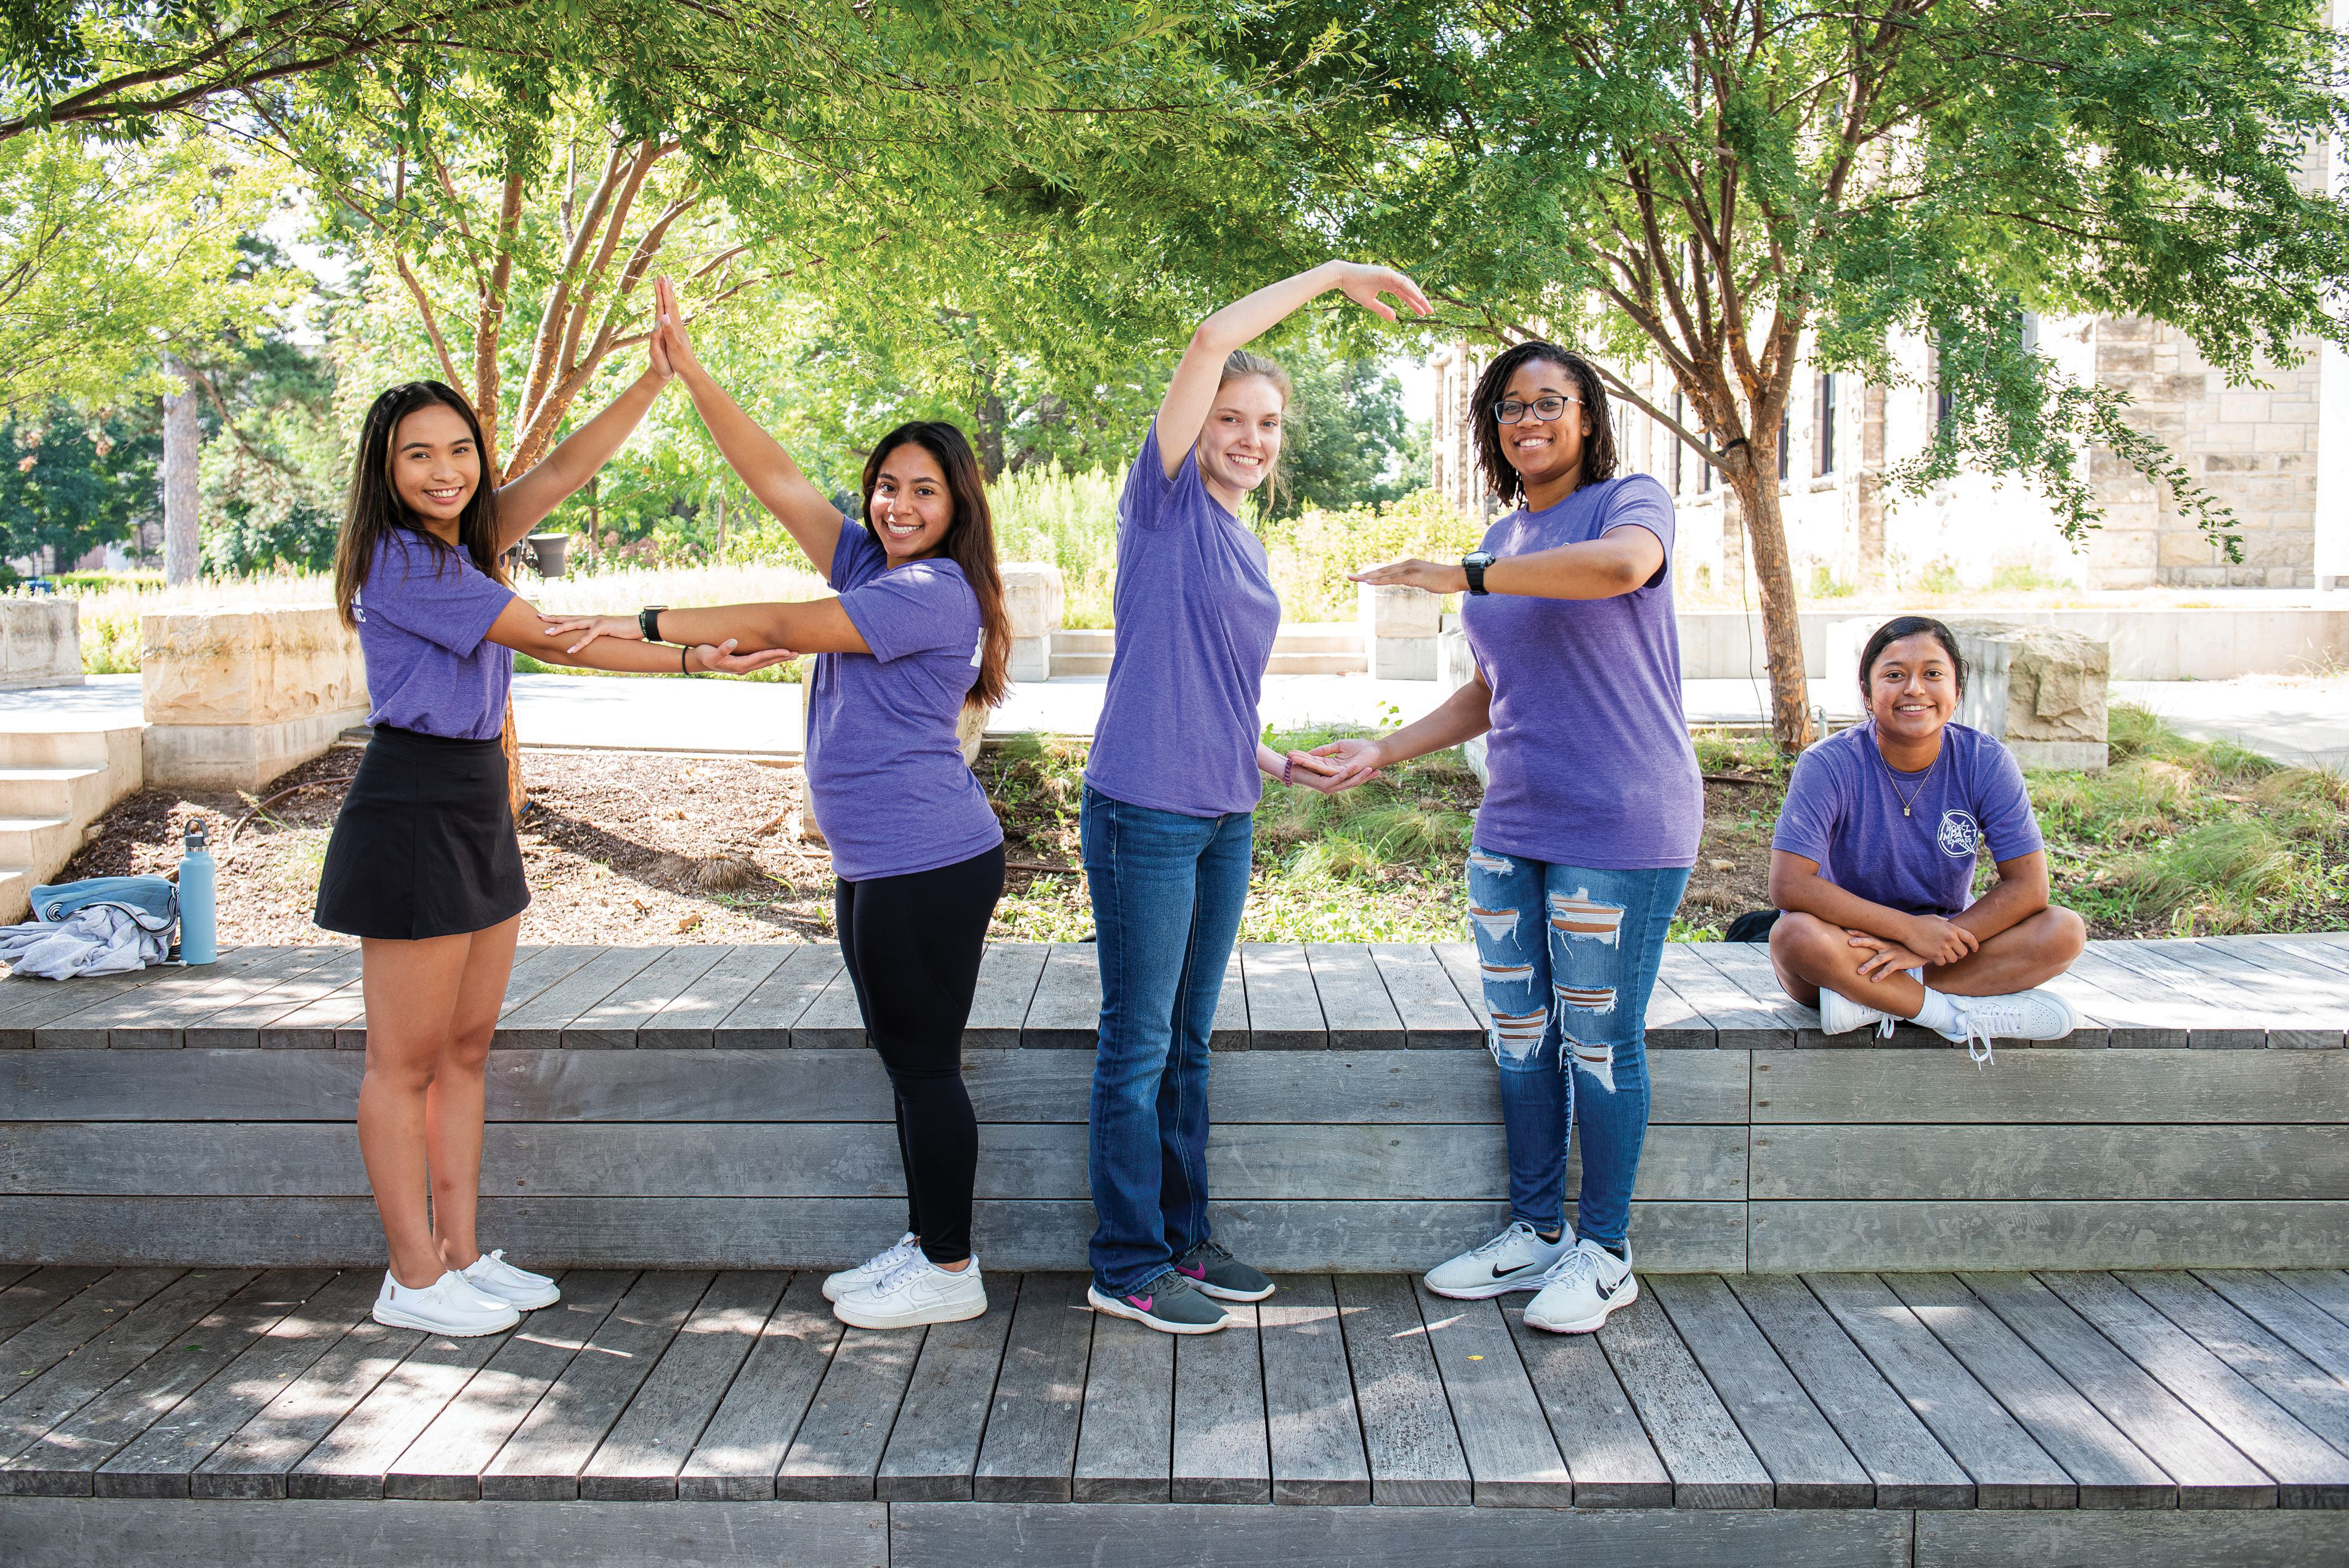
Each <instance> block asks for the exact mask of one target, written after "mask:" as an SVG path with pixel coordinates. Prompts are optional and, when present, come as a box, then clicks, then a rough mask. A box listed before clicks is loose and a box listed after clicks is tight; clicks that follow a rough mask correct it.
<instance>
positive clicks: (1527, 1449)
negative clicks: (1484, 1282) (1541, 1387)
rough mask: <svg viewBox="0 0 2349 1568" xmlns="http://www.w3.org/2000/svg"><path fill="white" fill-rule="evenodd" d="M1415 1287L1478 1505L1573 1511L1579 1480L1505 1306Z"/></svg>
mask: <svg viewBox="0 0 2349 1568" xmlns="http://www.w3.org/2000/svg"><path fill="white" fill-rule="evenodd" d="M1414 1289H1415V1291H1416V1293H1417V1295H1418V1297H1419V1311H1420V1316H1421V1317H1422V1318H1423V1319H1424V1320H1425V1322H1426V1324H1427V1343H1428V1348H1429V1349H1430V1350H1432V1351H1433V1352H1434V1356H1435V1369H1436V1373H1437V1375H1438V1376H1440V1377H1442V1378H1443V1379H1444V1399H1445V1401H1446V1402H1447V1403H1448V1404H1449V1405H1450V1406H1451V1408H1452V1425H1453V1429H1454V1430H1455V1431H1457V1432H1458V1433H1459V1435H1460V1449H1461V1452H1462V1453H1463V1454H1464V1456H1465V1457H1466V1458H1467V1460H1468V1480H1469V1484H1470V1486H1471V1488H1472V1489H1473V1491H1474V1494H1475V1502H1476V1506H1477V1507H1479V1508H1566V1507H1569V1506H1571V1505H1572V1503H1573V1501H1574V1478H1573V1476H1572V1474H1571V1473H1570V1472H1569V1471H1568V1469H1567V1464H1566V1460H1564V1459H1562V1458H1560V1457H1559V1454H1558V1450H1557V1439H1556V1438H1554V1437H1553V1436H1552V1435H1551V1433H1550V1426H1549V1418H1548V1416H1547V1414H1546V1413H1545V1412H1544V1411H1543V1409H1542V1403H1541V1398H1540V1396H1539V1395H1537V1394H1536V1393H1535V1392H1534V1385H1533V1379H1532V1378H1531V1377H1529V1376H1528V1375H1527V1373H1526V1366H1525V1362H1524V1361H1523V1360H1522V1359H1521V1358H1520V1357H1518V1355H1517V1347H1516V1342H1515V1341H1513V1340H1512V1339H1511V1338H1510V1337H1509V1326H1508V1324H1507V1323H1506V1321H1504V1320H1503V1318H1502V1316H1501V1305H1500V1303H1499V1302H1497V1301H1451V1300H1447V1299H1446V1298H1444V1297H1443V1296H1440V1295H1435V1294H1434V1293H1433V1292H1432V1291H1430V1290H1429V1289H1428V1288H1427V1284H1426V1282H1425V1281H1421V1282H1419V1283H1418V1284H1416V1285H1415V1286H1414Z"/></svg>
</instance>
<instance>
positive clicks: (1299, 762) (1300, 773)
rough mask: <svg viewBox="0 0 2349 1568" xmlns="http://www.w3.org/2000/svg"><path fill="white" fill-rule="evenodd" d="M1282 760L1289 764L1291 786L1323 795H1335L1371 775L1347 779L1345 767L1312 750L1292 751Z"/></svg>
mask: <svg viewBox="0 0 2349 1568" xmlns="http://www.w3.org/2000/svg"><path fill="white" fill-rule="evenodd" d="M1281 760H1282V761H1283V762H1284V763H1286V764H1287V765H1288V783H1289V786H1290V788H1292V789H1310V790H1313V791H1314V792H1315V793H1317V794H1321V795H1334V794H1336V793H1337V792H1338V791H1339V790H1340V789H1350V788H1351V787H1352V786H1353V785H1356V784H1359V783H1361V781H1362V779H1368V778H1369V777H1370V775H1369V774H1367V773H1365V774H1363V775H1362V779H1345V778H1344V775H1345V771H1346V770H1345V769H1344V768H1342V767H1341V766H1340V765H1339V764H1338V763H1336V762H1333V761H1331V760H1330V759H1329V758H1324V757H1317V756H1315V755H1314V754H1313V753H1312V752H1310V751H1292V752H1289V753H1288V755H1287V756H1285V757H1283V758H1281ZM1341 780H1342V781H1341Z"/></svg>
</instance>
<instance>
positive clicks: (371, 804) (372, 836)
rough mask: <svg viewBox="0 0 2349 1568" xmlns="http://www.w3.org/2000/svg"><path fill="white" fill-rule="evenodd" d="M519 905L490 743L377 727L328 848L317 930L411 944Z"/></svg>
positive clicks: (519, 885)
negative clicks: (319, 927)
mask: <svg viewBox="0 0 2349 1568" xmlns="http://www.w3.org/2000/svg"><path fill="white" fill-rule="evenodd" d="M529 907H530V888H529V887H528V885H527V884H525V883H524V882H523V872H522V845H521V843H520V842H519V841H517V840H516V839H515V837H514V824H513V809H512V805H511V803H510V801H509V798H508V796H507V793H506V758H505V753H504V751H503V750H502V749H501V748H500V747H499V745H498V743H497V742H496V741H495V740H450V739H449V738H446V737H444V736H439V735H424V734H420V733H419V732H418V731H416V730H412V729H394V728H392V727H389V726H386V725H378V726H377V727H376V732H375V738H374V739H372V740H370V741H368V742H367V752H366V754H365V755H364V756H362V757H361V758H359V770H358V774H357V777H356V778H354V779H352V780H351V788H350V792H349V793H348V794H347V795H346V796H344V797H343V810H342V814H341V815H340V816H338V817H336V819H335V833H334V837H333V838H332V839H331V840H329V841H328V842H327V844H326V870H325V872H323V873H322V874H321V875H320V876H319V878H318V913H317V915H316V921H317V923H318V924H319V925H320V926H321V927H323V928H324V929H326V930H327V931H339V932H341V933H343V934H345V935H347V936H373V937H383V938H388V939H389V940H392V941H395V942H416V941H421V940H422V939H424V938H425V937H428V936H456V935H460V934H463V933H466V932H471V931H484V930H487V929H488V928H489V927H491V926H492V925H495V924H497V923H499V922H500V921H503V920H511V919H512V918H513V917H514V916H515V915H517V914H520V913H522V912H523V910H525V909H527V908H529Z"/></svg>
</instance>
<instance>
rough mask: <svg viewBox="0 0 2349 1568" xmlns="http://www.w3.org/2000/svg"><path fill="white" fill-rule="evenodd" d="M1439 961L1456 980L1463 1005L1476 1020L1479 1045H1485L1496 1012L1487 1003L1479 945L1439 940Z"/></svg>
mask: <svg viewBox="0 0 2349 1568" xmlns="http://www.w3.org/2000/svg"><path fill="white" fill-rule="evenodd" d="M1430 950H1431V951H1432V952H1433V953H1434V954H1435V961H1436V963H1437V964H1439V965H1443V968H1444V976H1445V978H1447V979H1449V980H1450V981H1451V982H1452V989H1453V992H1454V995H1457V996H1458V997H1459V998H1460V1005H1461V1006H1464V1007H1465V1008H1467V1009H1468V1015H1469V1016H1470V1017H1473V1018H1475V1020H1476V1044H1477V1045H1478V1046H1480V1047H1481V1046H1483V1045H1484V1044H1485V1040H1486V1038H1487V1037H1489V1035H1490V1034H1491V1032H1492V1028H1493V1015H1492V1012H1491V1010H1490V1009H1488V1008H1487V1007H1486V1006H1485V979H1484V975H1483V972H1482V971H1481V970H1479V969H1478V967H1477V963H1476V944H1475V943H1473V942H1438V943H1434V944H1431V949H1430Z"/></svg>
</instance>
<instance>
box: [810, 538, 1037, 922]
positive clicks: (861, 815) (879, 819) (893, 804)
mask: <svg viewBox="0 0 2349 1568" xmlns="http://www.w3.org/2000/svg"><path fill="white" fill-rule="evenodd" d="M831 576H832V585H833V589H835V590H836V591H837V592H838V593H839V594H840V603H841V607H842V608H843V609H844V610H846V611H847V612H848V618H849V620H850V621H851V622H852V623H853V624H854V625H855V627H856V630H857V631H858V633H859V634H862V635H863V636H864V645H865V646H866V647H868V648H870V649H872V650H873V651H872V652H871V653H869V654H818V655H816V661H815V676H814V678H813V679H812V680H811V681H810V682H809V683H808V689H807V779H808V797H809V805H810V807H811V808H812V810H814V812H815V820H816V825H817V826H818V827H820V828H822V829H823V836H824V839H825V841H827V842H829V843H830V844H831V846H832V867H833V871H834V872H837V873H838V874H839V875H840V876H841V877H842V878H843V880H845V881H848V882H869V881H871V880H872V879H873V878H874V877H897V876H910V875H912V874H913V873H914V872H928V871H936V870H937V869H938V868H939V867H940V866H950V865H953V864H955V863H956V862H957V861H967V860H968V859H970V858H971V856H973V855H976V854H978V853H980V852H981V851H986V850H988V849H991V848H993V847H994V846H995V845H997V844H999V843H1001V842H1002V841H1003V828H1002V825H1001V824H1000V823H999V822H998V821H997V820H995V810H994V808H993V807H991V806H989V805H988V803H987V792H986V791H985V790H983V789H980V788H979V787H978V779H975V778H973V777H972V776H971V771H970V769H969V768H968V766H967V765H966V764H965V763H964V762H963V759H962V746H961V744H960V743H959V742H958V741H957V740H956V739H955V720H956V719H957V717H959V716H960V715H961V713H962V707H963V699H964V698H965V697H967V696H969V695H970V688H971V687H972V686H973V685H975V684H976V683H977V682H978V664H979V656H980V648H981V641H980V639H981V635H982V633H981V630H980V624H979V616H978V594H976V593H972V592H971V588H970V583H969V582H968V580H967V579H966V578H965V577H964V576H963V574H962V568H961V567H960V566H957V565H956V564H955V563H954V562H951V561H948V560H946V559H945V558H943V557H938V556H934V557H932V558H930V559H929V560H926V561H916V562H909V563H907V564H905V565H904V566H899V567H895V568H894V569H893V568H891V566H890V565H889V558H888V556H887V555H886V554H885V552H883V551H882V549H881V546H880V543H879V542H877V541H875V540H874V537H873V535H872V534H870V533H869V532H867V531H865V530H864V529H862V528H860V527H858V526H857V525H856V524H854V523H853V522H843V523H842V524H841V528H840V542H839V543H838V544H836V545H834V546H833V552H832V573H831Z"/></svg>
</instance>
